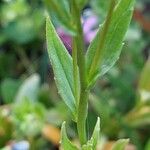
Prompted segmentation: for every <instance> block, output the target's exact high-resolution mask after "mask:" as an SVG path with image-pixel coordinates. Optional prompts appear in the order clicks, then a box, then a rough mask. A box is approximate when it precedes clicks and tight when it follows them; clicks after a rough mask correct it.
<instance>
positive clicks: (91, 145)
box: [82, 117, 100, 150]
mask: <svg viewBox="0 0 150 150" xmlns="http://www.w3.org/2000/svg"><path fill="white" fill-rule="evenodd" d="M99 133H100V118H99V117H98V119H97V123H96V125H95V129H94V131H93V135H92V137H91V139H90V140H89V141H88V142H87V144H86V145H83V147H82V150H96V145H97V142H98V139H99Z"/></svg>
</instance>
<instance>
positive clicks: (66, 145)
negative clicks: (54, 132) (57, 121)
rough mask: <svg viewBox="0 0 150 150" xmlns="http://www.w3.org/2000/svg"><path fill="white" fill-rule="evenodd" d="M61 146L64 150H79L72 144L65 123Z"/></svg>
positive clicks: (62, 130) (62, 129)
mask: <svg viewBox="0 0 150 150" xmlns="http://www.w3.org/2000/svg"><path fill="white" fill-rule="evenodd" d="M61 145H62V147H63V149H64V150H78V148H77V147H76V146H75V145H73V144H72V143H71V141H70V140H69V139H68V137H67V134H66V128H65V122H64V123H63V124H62V128H61Z"/></svg>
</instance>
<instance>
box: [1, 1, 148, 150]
mask: <svg viewBox="0 0 150 150" xmlns="http://www.w3.org/2000/svg"><path fill="white" fill-rule="evenodd" d="M63 5H65V7H66V6H67V5H66V4H63ZM63 5H61V3H60V7H62V6H63ZM107 7H108V1H102V0H101V1H99V0H92V1H90V3H89V4H88V5H87V6H86V7H85V8H84V10H83V12H84V13H86V15H85V14H84V13H83V15H84V16H83V19H85V18H86V17H88V16H89V10H90V11H91V12H92V13H93V14H94V15H95V16H97V15H98V16H100V17H97V18H98V22H100V23H102V21H103V19H104V17H105V15H106V10H107ZM46 10H48V13H50V14H51V17H52V18H53V21H54V23H55V25H56V27H58V26H59V25H60V26H63V28H64V30H65V31H66V30H67V29H68V26H69V24H66V20H63V22H62V20H60V19H59V18H60V16H59V14H53V13H52V12H50V9H49V8H48V5H47V4H45V2H44V1H40V0H32V1H29V0H2V1H0V148H2V147H4V146H5V145H12V144H10V143H14V142H16V143H17V142H18V141H21V140H27V141H28V142H29V143H30V148H31V150H32V149H33V150H35V149H37V150H38V149H39V150H40V149H47V148H51V149H55V147H57V144H58V137H59V135H58V133H59V127H60V125H61V123H62V121H63V120H66V121H67V122H68V123H70V122H71V121H70V119H69V118H70V117H69V116H70V112H68V111H67V109H66V106H65V105H64V103H63V102H62V101H60V98H59V97H58V95H57V90H56V87H55V86H54V83H53V80H49V79H50V77H49V76H51V77H53V74H52V70H51V67H50V66H49V63H48V58H47V53H46V46H45V16H46ZM65 15H68V14H67V12H65ZM69 17H70V16H69ZM149 18H150V2H149V0H138V1H137V4H136V8H135V13H134V16H133V21H132V23H131V26H130V29H129V31H128V33H127V35H126V39H125V42H124V47H123V53H122V54H121V57H120V59H119V61H118V63H117V64H116V65H115V66H114V67H113V68H112V69H111V71H110V72H109V73H107V74H106V75H105V76H104V77H103V78H102V80H101V81H99V82H98V84H96V86H95V88H94V89H93V92H92V94H91V95H90V102H89V111H90V113H89V116H88V120H87V127H88V128H89V137H90V134H91V133H92V131H93V128H94V125H95V122H96V117H95V116H100V117H101V132H102V138H103V137H105V138H106V141H107V140H108V141H109V140H110V141H111V140H117V139H118V138H126V137H128V138H130V142H131V143H132V144H134V145H135V146H136V147H137V149H138V150H143V149H144V150H149V149H150V148H149V147H150V146H149V145H150V144H149V143H150V139H149V135H150V128H149V125H150V78H149V76H150V68H149V67H150V60H149V53H150V36H149V35H150V19H149ZM71 19H72V18H71ZM93 28H94V29H96V28H97V23H96V25H95V26H94V27H93ZM70 31H71V33H72V29H71V30H70V28H69V30H67V32H68V33H70ZM68 45H69V44H68ZM35 73H36V74H35ZM45 126H46V127H48V126H49V127H50V128H49V129H47V130H46V131H48V133H49V134H48V135H45V134H44V133H43V131H45V130H43V129H45ZM70 126H71V127H69V133H68V135H69V136H70V137H72V138H75V137H76V135H75V133H74V130H72V129H74V128H75V125H74V124H71V123H70ZM54 128H55V129H56V130H55V129H54ZM51 129H52V130H54V131H56V138H53V136H54V135H55V133H54V134H51ZM55 139H56V140H55Z"/></svg>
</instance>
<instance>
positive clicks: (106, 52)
mask: <svg viewBox="0 0 150 150" xmlns="http://www.w3.org/2000/svg"><path fill="white" fill-rule="evenodd" d="M134 2H135V0H120V1H119V2H118V4H117V6H116V8H115V10H114V11H113V13H112V17H111V21H110V23H109V29H108V31H107V33H106V35H105V40H104V41H103V42H104V43H103V46H102V47H101V49H100V57H99V58H100V60H99V62H100V63H99V65H100V66H99V69H98V70H97V66H94V67H95V71H94V74H93V76H92V77H90V76H91V75H90V70H91V69H92V68H91V67H92V63H93V60H94V57H95V55H96V51H97V47H98V45H99V41H100V39H101V36H103V35H102V32H103V30H104V25H105V23H104V24H103V25H102V26H101V27H100V29H99V31H98V33H97V35H96V37H95V39H94V40H93V41H92V42H91V44H90V46H89V48H88V51H87V54H86V66H87V74H88V80H89V81H88V82H89V86H93V85H94V83H95V81H96V80H97V78H98V77H100V76H102V75H104V74H105V73H106V72H107V71H108V70H109V69H110V68H111V67H112V66H113V65H114V64H115V62H116V61H117V60H118V58H119V55H120V53H121V48H122V45H123V44H122V42H123V39H124V36H125V34H126V31H127V29H128V26H129V24H130V21H131V17H132V13H133V6H134Z"/></svg>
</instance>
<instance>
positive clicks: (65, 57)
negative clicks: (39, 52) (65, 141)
mask: <svg viewBox="0 0 150 150" xmlns="http://www.w3.org/2000/svg"><path fill="white" fill-rule="evenodd" d="M46 38H47V48H48V54H49V58H50V61H51V64H52V67H53V71H54V76H55V81H56V85H57V88H58V91H59V94H60V96H61V97H62V99H63V100H64V101H65V103H66V104H67V106H68V107H69V108H70V110H71V112H72V113H73V115H74V117H75V116H76V107H75V98H74V95H73V62H72V58H71V56H70V55H69V53H68V52H67V50H66V48H65V46H64V45H63V43H62V42H61V40H60V38H59V37H58V35H57V33H56V31H55V29H54V27H53V25H52V23H51V21H50V19H48V18H47V20H46Z"/></svg>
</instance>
